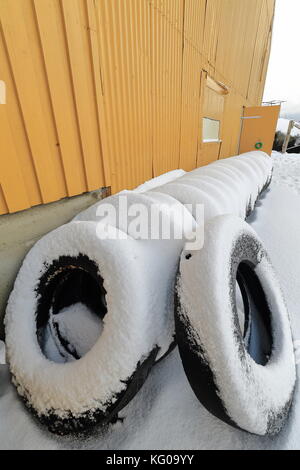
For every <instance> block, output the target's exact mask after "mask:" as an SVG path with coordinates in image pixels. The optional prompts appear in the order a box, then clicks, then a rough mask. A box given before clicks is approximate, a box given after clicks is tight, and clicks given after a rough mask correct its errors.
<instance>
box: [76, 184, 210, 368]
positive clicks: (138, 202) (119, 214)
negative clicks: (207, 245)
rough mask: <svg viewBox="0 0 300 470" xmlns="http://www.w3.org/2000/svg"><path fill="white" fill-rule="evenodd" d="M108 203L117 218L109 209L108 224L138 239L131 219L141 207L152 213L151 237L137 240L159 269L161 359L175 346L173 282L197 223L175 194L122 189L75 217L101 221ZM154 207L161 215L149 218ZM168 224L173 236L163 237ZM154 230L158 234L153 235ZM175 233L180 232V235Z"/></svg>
mask: <svg viewBox="0 0 300 470" xmlns="http://www.w3.org/2000/svg"><path fill="white" fill-rule="evenodd" d="M124 197H125V198H126V209H125V208H123V203H124V199H122V198H124ZM108 204H109V205H110V206H111V207H114V208H115V210H116V217H112V214H111V212H110V213H109V215H108V216H107V217H106V219H105V223H109V224H111V225H113V226H116V227H117V228H118V229H119V230H122V231H124V232H126V233H127V234H128V235H129V236H131V237H132V238H135V239H136V238H137V237H138V236H139V234H138V233H136V232H135V230H134V229H135V228H136V223H134V224H133V225H131V222H134V220H135V219H136V215H137V212H138V211H139V209H140V208H141V209H143V210H147V213H148V214H149V220H148V222H149V224H148V227H147V230H146V232H147V234H145V235H148V238H147V239H143V240H138V241H139V242H140V245H142V246H143V247H144V250H145V253H149V261H148V263H147V269H148V270H150V269H151V270H152V271H153V272H155V271H156V272H157V275H156V276H155V275H154V276H153V282H152V285H151V289H153V293H154V294H153V295H155V298H156V304H157V307H156V308H157V314H159V316H160V321H159V323H160V326H158V325H157V331H156V334H157V343H158V345H159V352H158V354H157V357H156V360H157V361H158V360H160V359H161V358H162V357H163V356H165V355H166V354H167V353H168V352H169V351H170V350H171V349H172V348H173V346H174V345H175V342H174V331H175V326H174V285H175V279H176V273H177V266H178V259H179V257H180V254H181V251H182V249H183V247H184V244H185V241H186V238H185V235H187V236H189V235H193V233H195V228H196V226H197V224H196V222H195V220H194V218H193V216H192V215H191V213H190V212H189V211H188V210H187V209H186V208H185V207H184V206H183V205H182V204H181V203H180V202H178V201H177V200H176V199H174V197H171V196H170V195H169V194H164V193H160V192H155V191H154V190H153V191H148V192H146V193H136V192H135V191H122V192H121V193H119V194H116V195H114V196H111V197H109V198H106V199H103V200H102V201H100V202H98V203H96V204H94V205H93V206H91V207H89V208H88V209H86V210H84V211H83V212H81V213H80V214H78V215H77V216H76V217H75V219H74V220H77V221H78V220H80V221H87V220H89V221H91V220H92V221H98V222H100V220H101V219H100V214H103V213H104V212H105V210H106V207H107V205H108ZM154 207H156V210H157V214H159V217H158V218H155V217H154V218H150V215H151V211H152V210H153V208H154ZM126 211H127V215H126ZM152 213H153V212H152ZM201 222H202V220H201ZM166 227H169V228H170V233H169V234H167V235H170V236H169V237H167V238H164V235H165V234H164V233H163V229H164V228H166ZM156 228H157V230H156ZM155 232H156V235H155V236H153V234H154V233H155ZM176 233H177V234H179V235H178V237H177V236H176Z"/></svg>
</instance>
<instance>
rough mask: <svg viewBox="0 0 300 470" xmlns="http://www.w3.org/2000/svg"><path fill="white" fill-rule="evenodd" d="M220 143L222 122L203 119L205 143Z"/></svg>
mask: <svg viewBox="0 0 300 470" xmlns="http://www.w3.org/2000/svg"><path fill="white" fill-rule="evenodd" d="M219 141H220V121H217V120H216V119H210V118H203V142H219Z"/></svg>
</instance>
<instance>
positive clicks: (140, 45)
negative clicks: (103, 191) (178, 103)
mask: <svg viewBox="0 0 300 470" xmlns="http://www.w3.org/2000/svg"><path fill="white" fill-rule="evenodd" d="M97 7H98V18H99V28H100V62H101V68H102V71H103V75H102V79H103V90H104V100H103V103H104V114H105V120H106V130H107V132H108V135H107V140H108V148H109V160H110V167H111V183H112V190H113V191H114V192H115V191H117V190H120V189H123V188H124V187H128V188H132V187H134V186H136V185H137V184H139V182H140V181H141V180H143V179H147V178H148V179H149V178H151V176H152V103H151V88H150V84H151V66H150V64H151V53H150V5H149V3H147V2H145V1H143V2H141V1H139V0H122V1H121V0H113V1H111V0H103V1H101V2H97Z"/></svg>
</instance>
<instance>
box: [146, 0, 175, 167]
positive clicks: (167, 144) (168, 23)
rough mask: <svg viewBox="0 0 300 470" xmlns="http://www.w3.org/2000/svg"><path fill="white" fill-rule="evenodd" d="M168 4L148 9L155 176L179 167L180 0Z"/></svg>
mask: <svg viewBox="0 0 300 470" xmlns="http://www.w3.org/2000/svg"><path fill="white" fill-rule="evenodd" d="M155 3H158V2H155ZM167 3H168V4H169V5H170V7H169V8H167V6H166V9H165V11H164V12H161V11H160V10H159V9H158V8H156V7H155V6H154V5H153V6H152V10H151V39H152V42H151V45H152V48H151V56H152V89H153V169H154V176H156V175H159V174H161V173H163V172H165V171H168V170H172V169H175V168H178V165H179V157H180V155H179V144H180V116H181V79H182V27H181V30H180V28H179V26H180V24H181V25H182V24H183V2H182V1H179V0H174V1H173V3H171V2H167ZM179 6H180V7H181V12H180V14H179ZM175 7H176V8H175Z"/></svg>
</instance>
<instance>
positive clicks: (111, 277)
mask: <svg viewBox="0 0 300 470" xmlns="http://www.w3.org/2000/svg"><path fill="white" fill-rule="evenodd" d="M97 233H98V236H97ZM124 235H125V234H124V233H122V234H121V232H119V231H118V230H117V229H116V228H113V227H109V226H108V227H106V228H105V230H104V229H103V233H102V238H101V239H99V228H98V229H96V223H95V222H72V223H69V224H66V225H64V226H61V227H59V228H58V229H56V230H54V231H53V232H51V233H49V234H48V235H46V236H45V237H43V238H42V239H41V240H39V241H38V242H37V243H36V245H35V246H34V247H33V248H32V249H31V251H30V252H29V253H28V255H27V256H26V258H25V260H24V262H23V265H22V267H21V269H20V271H19V274H18V276H17V278H16V281H15V285H14V289H13V291H12V293H11V295H10V298H9V302H8V306H7V312H6V317H5V325H6V345H7V356H8V362H9V365H10V370H11V373H12V377H13V382H14V383H15V385H16V387H17V390H18V393H19V394H20V395H21V396H22V397H23V399H24V401H25V403H26V404H27V406H28V407H29V408H30V409H31V410H32V411H33V412H34V414H35V415H37V417H38V418H39V419H40V420H41V421H42V422H43V423H44V424H46V425H47V426H48V427H49V429H50V430H51V431H53V432H56V433H60V434H66V433H69V432H77V431H82V430H85V429H88V428H89V427H91V426H92V425H94V424H96V423H99V422H101V423H106V422H109V421H110V420H111V419H112V418H113V417H114V416H115V415H116V414H117V413H118V411H119V410H120V409H122V408H123V407H124V406H125V405H126V404H127V403H128V402H129V400H130V399H131V398H132V397H133V396H134V395H135V394H136V393H137V391H138V390H139V388H140V387H141V385H142V384H143V382H144V381H145V379H146V377H147V374H148V372H149V370H150V368H151V367H152V365H153V364H154V362H155V360H156V358H157V356H158V352H159V351H160V348H161V347H163V345H162V344H160V341H161V340H162V338H164V339H165V338H166V331H165V328H168V330H170V331H168V333H167V334H169V335H170V336H172V334H173V330H172V328H170V327H169V326H168V325H169V320H166V318H164V314H165V312H162V311H161V306H162V305H164V303H166V302H167V300H168V298H169V297H170V298H171V297H173V295H174V294H173V289H174V284H173V287H172V289H171V292H168V289H167V287H166V283H167V282H168V281H169V278H168V279H167V281H166V271H165V270H164V267H162V268H161V269H158V268H157V267H156V266H157V264H158V261H157V259H156V258H155V255H154V254H153V250H152V249H151V248H149V247H147V246H145V245H144V244H143V243H142V241H138V240H133V239H132V238H131V237H129V236H127V237H125V238H126V239H124ZM120 238H122V239H120ZM170 256H171V255H170ZM160 257H161V254H160ZM172 257H173V258H174V259H173V264H174V271H175V272H176V265H177V263H178V259H176V257H174V256H173V255H172ZM162 264H163V263H162ZM175 275H176V274H174V278H175ZM169 277H170V274H169ZM157 286H160V289H157ZM63 290H64V292H63V293H62V291H63ZM157 291H158V292H157ZM103 295H104V296H105V302H104V301H103ZM77 302H81V303H83V304H85V305H86V306H87V307H88V308H89V309H90V310H91V311H94V312H96V313H97V314H98V315H99V317H100V318H101V319H102V320H103V323H104V328H103V331H102V333H101V335H100V337H99V338H98V340H97V341H96V343H95V344H94V346H93V347H92V348H91V349H90V350H89V351H88V352H87V353H86V354H85V355H84V356H83V357H81V358H80V359H79V360H74V359H73V360H72V361H71V362H67V363H58V361H55V360H53V358H52V360H50V359H49V358H48V357H47V354H48V353H47V351H46V350H45V349H44V345H45V339H46V335H47V323H48V319H49V315H50V311H51V312H52V313H53V315H55V314H59V312H60V311H61V309H63V308H64V307H66V306H68V305H72V304H74V303H77ZM165 347H167V345H165ZM60 362H61V361H60Z"/></svg>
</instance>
